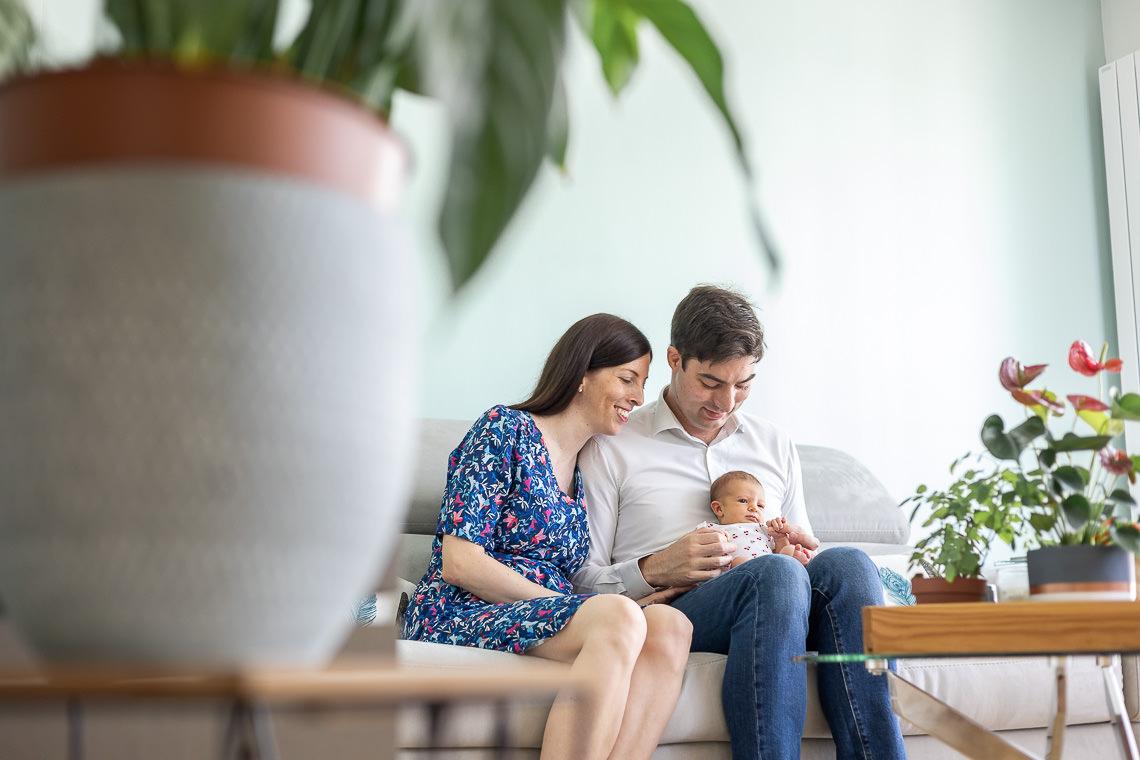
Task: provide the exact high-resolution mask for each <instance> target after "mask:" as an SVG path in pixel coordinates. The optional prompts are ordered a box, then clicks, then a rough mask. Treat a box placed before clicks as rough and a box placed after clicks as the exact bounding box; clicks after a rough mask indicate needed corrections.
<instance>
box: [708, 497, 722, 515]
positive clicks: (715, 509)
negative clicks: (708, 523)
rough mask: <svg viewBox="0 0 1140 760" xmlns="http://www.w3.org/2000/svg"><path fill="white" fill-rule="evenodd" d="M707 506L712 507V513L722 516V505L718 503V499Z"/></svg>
mask: <svg viewBox="0 0 1140 760" xmlns="http://www.w3.org/2000/svg"><path fill="white" fill-rule="evenodd" d="M709 506H710V507H712V511H713V514H714V515H716V516H717V517H724V507H722V506H721V505H720V502H719V501H714V502H713V503H712V504H710V505H709Z"/></svg>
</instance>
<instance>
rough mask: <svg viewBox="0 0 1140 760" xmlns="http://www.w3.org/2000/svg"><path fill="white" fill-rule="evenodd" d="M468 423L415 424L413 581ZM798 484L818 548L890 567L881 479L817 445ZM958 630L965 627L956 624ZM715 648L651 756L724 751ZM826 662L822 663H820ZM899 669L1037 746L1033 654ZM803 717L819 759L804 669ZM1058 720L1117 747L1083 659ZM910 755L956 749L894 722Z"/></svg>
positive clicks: (901, 542) (462, 716)
mask: <svg viewBox="0 0 1140 760" xmlns="http://www.w3.org/2000/svg"><path fill="white" fill-rule="evenodd" d="M469 424H470V423H468V422H464V421H452V420H428V421H425V423H424V426H423V429H422V434H421V438H420V441H419V447H420V448H419V457H418V461H419V464H418V471H417V476H416V479H415V492H414V495H413V497H412V500H411V508H410V511H409V514H408V517H407V521H406V525H405V532H404V534H403V536H402V539H401V555H400V558H399V561H398V565H397V572H398V575H399V576H400V578H401V579H403V580H404V581H407V582H415V581H417V580H418V579H419V577H420V576H421V574H422V573H423V570H424V568H425V567H426V564H427V558H428V554H429V551H430V546H431V541H432V538H433V535H434V533H435V526H436V518H437V516H438V513H439V504H440V498H441V494H442V492H443V486H444V478H445V474H446V464H447V458H448V454H449V453H450V451H451V450H452V449H453V448H454V447H455V445H456V444H457V442H458V441H459V440H460V439H461V438H462V437H463V434H464V433H465V432H466V430H467V428H468V426H469ZM799 451H800V458H801V461H802V465H803V475H804V491H805V497H806V501H807V508H808V513H809V516H810V517H811V522H812V525H813V527H814V528H815V531H816V534H817V535H818V537H819V538H820V540H821V541H822V542H823V543H824V546H825V547H827V546H837V545H848V546H858V547H860V548H862V549H864V550H865V551H866V552H867V553H868V554H869V555H871V557H872V558H873V559H875V560H876V561H877V563H879V564H880V565H887V566H891V567H895V568H899V567H901V566H902V565H903V564H904V563H905V559H906V557H907V556H909V549H908V547H907V546H906V543H907V540H908V534H909V527H908V524H907V521H906V515H905V514H904V512H903V510H902V509H900V508H899V507H898V506H897V502H896V501H895V500H894V499H892V498H891V496H890V495H889V494H888V493H887V492H886V489H885V488H884V487H883V485H882V484H881V483H880V482H879V481H878V480H877V479H876V478H875V477H874V476H873V475H872V474H871V473H870V472H869V471H868V470H867V468H865V467H864V466H863V465H861V464H860V463H859V462H857V461H856V460H854V459H853V458H852V457H850V456H848V455H846V454H844V453H842V452H839V451H836V450H834V449H827V448H822V447H817V446H801V447H800V449H799ZM964 633H967V635H968V632H964ZM397 653H398V656H399V658H400V659H401V661H403V662H404V663H406V664H409V665H412V666H416V667H425V668H462V667H466V666H471V665H487V664H491V663H494V664H497V665H498V666H499V667H503V668H508V667H526V666H527V664H528V662H527V658H525V657H519V656H516V655H511V654H506V653H501V652H491V651H485V650H480V649H474V648H466V647H454V646H447V645H441V644H428V643H424V642H417V641H398V642H397ZM724 659H725V658H724V657H723V656H722V655H717V654H711V653H703V652H695V653H693V654H692V655H690V657H689V665H688V669H687V670H686V672H685V681H684V686H683V688H682V692H681V698H680V702H679V703H678V705H677V709H676V711H675V712H674V714H673V718H672V719H671V721H670V723H669V727H668V729H667V730H666V732H665V736H664V737H663V739H662V743H661V745H660V746H659V747H658V750H657V752H656V754H655V755H654V757H655V758H661V759H664V758H728V757H730V756H731V753H730V751H729V745H728V733H727V730H726V728H725V723H724V717H723V715H722V713H721V701H720V683H721V678H722V675H723V672H724ZM1122 665H1123V667H1122V674H1121V677H1122V678H1123V683H1124V690H1125V697H1126V702H1127V706H1128V712H1129V715H1130V716H1131V718H1132V720H1134V721H1135V720H1137V719H1138V718H1140V698H1138V694H1140V688H1138V678H1140V675H1138V670H1137V660H1136V658H1133V657H1129V658H1124V660H1123V663H1122ZM821 667H827V666H821ZM899 671H900V672H901V673H902V674H903V675H904V676H906V677H907V678H909V679H910V680H912V681H913V682H915V683H916V684H918V685H919V686H921V687H923V688H925V689H927V690H928V691H930V692H931V693H933V694H934V695H936V696H938V697H939V698H941V699H943V700H944V701H946V702H948V703H949V704H951V705H953V706H955V707H958V708H959V709H961V710H963V711H964V712H965V713H967V714H968V715H970V716H971V717H973V718H974V719H975V720H977V721H979V722H980V723H982V724H983V725H985V726H987V727H989V728H992V729H997V730H1000V731H1001V732H1002V734H1003V736H1005V737H1006V738H1007V739H1009V740H1010V741H1013V742H1015V743H1017V744H1019V745H1022V746H1023V747H1025V748H1026V749H1028V750H1030V751H1033V752H1036V753H1039V754H1043V752H1044V746H1045V725H1046V722H1047V718H1048V717H1049V715H1050V714H1051V713H1050V709H1051V695H1052V690H1053V685H1052V684H1053V681H1052V671H1051V669H1050V668H1049V666H1048V663H1047V662H1046V661H1045V659H1044V658H1005V659H994V658H978V659H953V660H932V659H926V660H906V661H902V662H900V663H899ZM807 689H808V714H807V722H806V726H805V730H804V740H803V745H802V751H801V757H804V758H831V757H834V755H835V749H834V744H833V743H832V741H831V738H830V734H829V732H828V728H827V723H826V722H825V721H824V718H823V714H822V712H821V710H820V707H819V699H818V696H817V695H816V691H815V674H814V671H812V670H811V669H809V672H808V683H807ZM1068 698H1069V726H1070V727H1069V729H1068V731H1067V735H1066V742H1065V744H1066V747H1065V750H1066V751H1065V757H1067V758H1093V757H1116V756H1117V755H1118V749H1117V744H1116V740H1115V737H1114V735H1113V733H1112V731H1111V727H1110V724H1109V723H1108V709H1107V707H1106V705H1105V700H1104V689H1103V686H1102V683H1101V680H1100V673H1099V671H1098V669H1097V668H1096V665H1095V662H1093V660H1092V658H1075V659H1074V661H1073V663H1072V666H1071V669H1070V674H1069V688H1068ZM548 708H549V704H548V703H536V704H529V705H525V706H517V707H515V708H514V709H513V710H512V711H511V731H510V732H509V734H510V738H511V745H512V746H513V747H515V748H517V751H516V752H514V753H512V754H511V757H515V758H523V757H537V756H538V752H537V747H538V746H539V743H540V739H541V736H542V727H543V723H544V720H545V715H546V710H547V709H548ZM493 726H494V720H493V714H492V711H491V710H490V709H489V708H480V707H464V708H455V709H451V710H448V711H447V712H446V713H445V715H444V718H443V727H442V730H441V739H442V741H441V742H440V744H441V746H442V747H444V748H445V751H444V752H442V753H438V752H437V754H436V755H435V757H442V758H456V759H457V760H458V759H459V758H475V757H489V756H491V755H490V754H489V753H488V752H487V749H486V748H487V747H489V746H491V745H492V743H493V735H494V729H493ZM904 734H905V735H906V747H907V754H908V756H909V757H911V758H916V759H917V758H931V759H933V758H957V757H961V756H960V755H959V754H958V753H956V752H954V751H952V750H950V749H948V748H946V747H944V746H943V745H942V744H941V743H939V742H938V741H937V740H935V739H933V738H932V737H930V736H926V735H923V734H922V733H921V732H919V731H918V730H917V729H915V728H914V727H912V726H909V725H907V726H904ZM398 738H399V746H400V748H401V751H400V756H401V757H406V758H416V757H421V756H426V754H427V753H426V750H425V749H424V747H425V743H426V739H427V731H426V726H425V720H424V717H423V715H422V714H420V713H419V712H416V711H411V710H409V711H408V712H407V713H406V714H405V715H404V716H402V718H401V720H399V721H398Z"/></svg>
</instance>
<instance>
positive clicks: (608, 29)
mask: <svg viewBox="0 0 1140 760" xmlns="http://www.w3.org/2000/svg"><path fill="white" fill-rule="evenodd" d="M589 19H590V20H589V27H588V28H587V30H586V31H587V33H588V34H589V36H590V39H591V41H593V43H594V48H595V49H596V50H597V51H598V57H599V58H601V61H602V76H604V77H605V80H606V84H608V85H609V87H610V91H611V92H612V93H613V94H614V95H619V94H621V91H622V90H623V89H624V88H625V86H626V84H628V83H629V78H630V77H631V76H632V75H633V71H634V69H636V68H637V61H638V46H637V26H638V24H639V23H640V22H641V14H640V13H638V12H637V11H635V10H634V9H632V8H630V7H629V5H627V4H626V3H625V2H622V0H594V2H593V3H591V4H590V15H589Z"/></svg>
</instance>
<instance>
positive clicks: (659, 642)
mask: <svg viewBox="0 0 1140 760" xmlns="http://www.w3.org/2000/svg"><path fill="white" fill-rule="evenodd" d="M645 623H646V633H645V646H644V648H643V650H642V651H643V652H645V653H647V654H649V655H651V656H653V657H655V658H656V659H659V660H662V661H664V662H666V663H669V664H670V665H672V666H673V667H674V668H676V669H678V670H684V668H685V664H686V663H687V662H688V659H689V645H690V644H691V643H692V640H693V624H692V623H691V622H689V618H687V617H686V616H685V614H684V613H683V612H681V611H680V610H675V609H673V608H672V607H669V606H666V605H663V604H653V605H650V606H648V607H646V608H645Z"/></svg>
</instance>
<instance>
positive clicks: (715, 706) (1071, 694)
mask: <svg viewBox="0 0 1140 760" xmlns="http://www.w3.org/2000/svg"><path fill="white" fill-rule="evenodd" d="M396 646H397V648H396V651H397V657H398V658H399V660H400V662H401V663H402V664H405V665H408V666H410V667H425V668H435V669H439V668H463V667H485V666H488V665H491V666H494V667H527V664H528V658H526V657H522V656H519V655H513V654H507V653H505V652H492V651H488V650H484V649H476V648H472V647H455V646H449V645H445V644H430V643H427V642H422V641H399V642H397V643H396ZM724 663H725V658H724V656H723V655H718V654H710V653H707V652H694V653H693V654H691V655H689V664H688V667H687V668H686V670H685V681H684V683H683V685H682V687H681V697H680V700H679V701H678V703H677V708H676V710H675V711H674V713H673V717H672V718H671V719H670V721H669V726H668V728H667V729H666V731H665V735H664V737H663V738H662V743H666V744H669V743H676V742H686V741H727V740H728V730H727V728H726V727H725V722H724V716H723V714H722V713H721V699H720V687H721V681H722V679H723V678H724ZM1116 666H1117V673H1118V677H1119V658H1117V664H1116ZM818 667H838V666H836V665H820V666H818ZM899 672H900V673H901V674H902V675H903V676H904V677H905V678H907V679H909V680H910V681H912V682H913V683H915V684H916V685H918V686H919V687H920V688H923V689H926V690H927V691H929V692H930V693H932V694H934V695H935V696H937V697H938V698H939V699H942V700H943V701H945V702H947V703H949V704H950V705H952V706H953V707H956V708H958V709H960V710H961V711H962V712H963V713H965V714H966V715H968V716H969V717H971V718H973V719H974V720H976V721H978V722H979V723H982V724H983V725H985V726H987V727H988V728H992V729H997V730H1005V729H1022V728H1043V727H1044V726H1045V725H1046V723H1047V721H1048V718H1049V716H1050V715H1051V713H1052V696H1053V691H1054V689H1053V671H1052V669H1051V667H1050V666H1049V663H1048V660H1047V659H1045V658H963V659H916V660H904V661H901V662H900V663H899ZM808 676H809V677H808V713H807V721H806V723H805V726H804V737H805V738H828V737H830V735H831V734H830V732H829V731H828V728H827V723H826V722H825V720H824V718H823V712H822V710H821V709H820V706H819V695H818V692H817V690H816V686H815V682H816V679H815V670H814V668H809V669H808ZM1068 700H1069V705H1068V707H1069V717H1068V723H1069V724H1070V725H1077V724H1082V723H1098V722H1103V721H1105V720H1107V719H1108V712H1107V708H1106V707H1105V702H1104V687H1103V685H1102V683H1101V680H1100V673H1099V669H1098V668H1097V665H1096V660H1095V658H1093V657H1074V658H1072V662H1071V664H1070V666H1069V688H1068ZM549 707H550V700H542V701H537V702H531V703H525V704H518V705H512V707H511V710H510V713H509V715H510V726H511V730H510V736H511V741H512V745H513V746H516V747H537V746H539V742H540V740H541V738H542V729H543V726H544V725H545V721H546V712H547V710H548V709H549ZM443 723H444V725H443V730H442V732H441V733H442V736H441V740H442V742H441V746H444V747H485V746H490V745H491V744H493V731H494V709H493V707H491V706H488V705H464V706H460V707H453V708H450V709H449V710H448V711H447V714H446V715H445V716H444V721H443ZM400 724H401V725H400V735H399V739H400V746H401V747H423V746H427V721H426V718H425V717H424V715H423V711H422V710H414V709H408V710H405V712H404V713H403V714H402V716H401V721H400ZM903 731H904V733H905V734H907V735H913V734H921V733H923V732H922V731H920V730H918V729H916V728H915V727H914V726H911V725H909V724H904V726H903Z"/></svg>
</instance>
